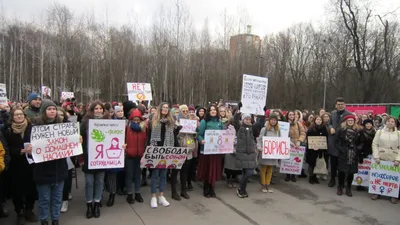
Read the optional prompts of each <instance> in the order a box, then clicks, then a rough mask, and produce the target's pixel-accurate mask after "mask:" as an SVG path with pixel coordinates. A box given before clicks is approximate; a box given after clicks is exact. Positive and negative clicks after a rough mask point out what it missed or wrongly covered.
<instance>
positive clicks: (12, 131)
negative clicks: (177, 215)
mask: <svg viewBox="0 0 400 225" xmlns="http://www.w3.org/2000/svg"><path fill="white" fill-rule="evenodd" d="M335 107H336V109H335V110H333V111H332V112H331V113H328V112H326V111H325V110H324V109H320V110H319V111H318V112H309V111H307V110H303V111H300V110H289V111H282V110H279V109H275V110H274V109H269V110H267V109H266V108H265V115H262V116H259V115H258V116H255V115H251V114H247V113H241V111H240V108H241V103H239V104H238V106H231V105H228V106H226V105H224V104H223V103H222V102H221V103H220V104H210V105H209V106H208V107H207V108H206V107H201V106H193V105H189V106H188V105H185V104H182V105H173V106H172V105H170V104H169V103H161V104H160V105H159V106H158V107H149V108H147V107H146V106H145V105H144V104H142V103H138V104H137V103H135V102H132V101H126V102H124V103H118V102H112V103H104V102H102V101H93V102H91V103H89V104H87V105H84V104H82V103H80V104H77V103H76V101H75V99H67V100H66V101H64V102H63V103H62V104H56V103H55V102H53V101H51V100H48V99H43V100H42V98H41V96H40V95H39V94H36V93H32V94H30V95H29V97H28V103H27V104H21V103H10V104H8V105H1V106H0V124H1V129H0V131H1V133H0V204H1V207H0V217H7V216H8V211H7V206H6V204H5V202H6V199H7V197H10V198H11V199H12V203H13V205H14V209H15V212H16V214H17V221H16V224H18V225H23V224H25V223H26V222H37V221H40V222H41V224H48V223H49V222H48V221H51V224H53V225H57V224H59V218H60V215H61V213H63V212H67V211H68V201H70V200H71V199H72V196H71V188H72V183H73V177H74V176H76V174H75V173H74V171H76V169H77V168H79V167H81V168H82V171H83V173H84V176H85V197H86V206H87V207H86V208H87V210H86V217H87V218H88V219H90V218H92V217H94V218H99V217H100V216H101V212H100V209H101V207H102V205H103V203H102V198H103V192H104V191H106V192H108V193H109V195H108V199H107V201H106V205H107V206H108V207H112V206H113V205H114V201H115V196H116V195H126V201H127V203H128V204H134V203H135V202H139V203H143V202H144V199H146V201H147V200H148V201H149V203H150V207H151V208H157V207H158V206H159V205H161V206H164V207H167V206H169V205H170V202H169V201H168V200H167V198H168V197H166V195H165V189H166V185H167V183H168V182H169V183H170V185H171V198H172V199H174V200H176V201H180V200H181V198H184V199H190V195H189V193H190V191H193V190H194V187H193V185H192V182H193V181H201V182H202V183H203V195H204V197H206V198H215V197H216V196H217V192H216V190H215V188H216V182H217V181H219V180H221V178H222V177H224V178H225V180H226V183H227V184H226V185H227V188H229V189H235V191H236V194H237V196H238V197H239V198H246V197H248V196H249V194H248V193H247V191H246V187H247V183H248V181H249V178H250V177H251V176H252V175H254V174H259V177H260V185H261V187H260V191H261V192H263V193H273V192H274V190H273V188H272V186H271V184H273V179H278V178H273V174H274V172H275V171H276V170H275V168H277V167H279V165H280V161H279V160H277V159H264V158H262V157H261V155H262V154H261V152H262V150H263V143H262V139H263V137H264V136H268V137H281V136H282V132H281V129H280V125H279V122H280V121H285V122H288V123H289V124H290V128H289V138H290V142H291V145H292V146H305V147H306V157H305V161H306V163H307V164H308V171H307V172H306V171H304V170H303V171H302V174H301V175H299V176H297V175H293V174H287V175H286V176H285V178H284V181H286V182H296V181H297V178H298V177H302V178H304V177H307V176H308V179H309V183H310V184H313V185H314V184H319V183H320V180H321V179H324V180H326V179H328V174H329V175H330V180H329V183H328V186H329V187H331V188H332V187H335V186H336V192H337V195H339V196H341V195H343V194H345V195H347V196H348V197H352V195H353V194H352V182H353V179H354V174H356V173H357V171H358V164H359V163H362V162H363V159H365V158H367V157H371V158H373V159H374V160H375V161H376V162H377V163H380V161H390V162H394V165H395V166H398V165H399V161H400V154H399V149H400V133H399V131H398V130H397V127H398V125H399V124H398V120H397V119H396V118H394V117H392V116H389V115H387V114H383V115H373V114H372V113H370V114H366V115H355V114H354V113H351V112H349V111H347V110H346V105H345V102H344V99H343V98H338V99H337V100H336V105H335ZM72 118H74V119H72ZM90 119H115V120H125V121H126V138H125V144H124V145H123V148H124V150H125V168H123V169H89V168H88V147H89V146H88V123H89V120H90ZM180 119H190V120H196V121H197V133H196V134H193V133H184V132H180V131H181V128H182V126H181V125H180V122H179V121H180ZM70 121H71V122H80V126H81V127H80V132H81V134H80V135H81V140H80V141H81V143H82V147H83V153H84V154H83V155H81V156H77V157H71V158H63V159H57V160H52V161H46V162H43V163H37V164H35V163H33V164H31V163H30V162H29V161H28V160H27V157H26V155H27V154H28V155H29V154H30V153H31V151H32V145H31V144H30V142H31V140H30V133H31V130H32V127H33V126H36V125H44V124H54V123H65V122H70ZM224 129H231V130H232V131H234V132H235V133H236V140H235V145H234V152H233V153H232V154H224V155H222V154H204V145H205V143H206V141H205V133H206V131H207V130H224ZM313 136H324V137H326V139H327V142H328V143H327V146H328V148H327V149H309V148H308V146H307V140H308V138H309V137H313ZM147 146H165V147H187V148H189V149H191V151H190V152H189V153H188V155H187V159H186V161H185V163H184V164H183V165H182V167H181V169H166V168H153V169H145V168H141V165H140V164H141V158H142V156H143V154H144V151H145V149H146V147H147ZM321 159H323V160H322V161H324V162H325V163H324V164H322V165H323V167H324V168H321V164H319V163H317V161H319V160H321ZM70 165H73V166H70ZM328 169H329V170H330V171H329V172H328ZM307 174H308V175H307ZM178 175H179V176H178ZM178 177H179V184H180V186H178ZM148 179H149V180H151V182H150V190H151V196H148V197H147V196H145V197H144V198H143V197H142V195H141V188H142V187H145V186H147V185H148ZM133 184H134V185H133ZM357 190H359V191H362V190H363V188H362V187H359V186H357ZM221 191H222V190H221ZM379 197H380V196H379V195H372V196H371V199H372V200H377V199H378V198H379ZM390 200H391V202H392V203H394V204H396V203H397V202H398V198H391V199H390ZM36 201H37V203H38V206H39V216H37V215H36V214H35V213H34V208H35V203H36Z"/></svg>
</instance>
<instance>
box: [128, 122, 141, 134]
mask: <svg viewBox="0 0 400 225" xmlns="http://www.w3.org/2000/svg"><path fill="white" fill-rule="evenodd" d="M129 126H130V128H131V130H133V131H136V132H140V131H142V127H141V126H140V123H134V122H130V125H129Z"/></svg>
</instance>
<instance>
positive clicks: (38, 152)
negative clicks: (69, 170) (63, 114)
mask: <svg viewBox="0 0 400 225" xmlns="http://www.w3.org/2000/svg"><path fill="white" fill-rule="evenodd" d="M79 139H80V133H79V123H57V124H48V125H40V126H33V127H32V133H31V144H32V157H33V160H34V161H35V163H41V162H46V161H51V160H56V159H62V158H67V157H71V156H76V155H80V154H82V153H83V151H82V145H81V144H80V142H79Z"/></svg>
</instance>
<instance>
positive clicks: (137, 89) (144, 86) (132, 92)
mask: <svg viewBox="0 0 400 225" xmlns="http://www.w3.org/2000/svg"><path fill="white" fill-rule="evenodd" d="M126 87H127V90H128V99H129V101H145V100H149V101H151V100H153V96H152V94H151V85H150V84H149V83H127V84H126Z"/></svg>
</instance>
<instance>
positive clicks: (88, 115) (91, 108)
mask: <svg viewBox="0 0 400 225" xmlns="http://www.w3.org/2000/svg"><path fill="white" fill-rule="evenodd" d="M97 105H99V106H100V107H101V108H102V109H103V119H110V114H109V113H108V111H107V110H106V109H105V107H104V104H103V103H102V102H101V101H100V100H95V101H93V102H92V103H90V105H89V109H88V110H87V112H86V114H85V117H84V118H83V123H84V124H85V126H86V127H87V125H88V123H89V120H90V119H94V109H95V108H96V106H97Z"/></svg>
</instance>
